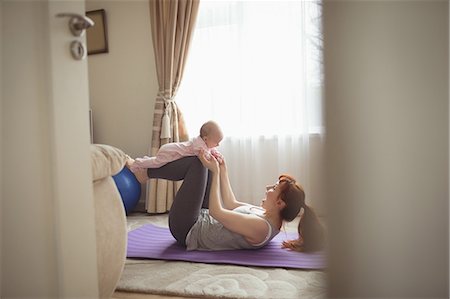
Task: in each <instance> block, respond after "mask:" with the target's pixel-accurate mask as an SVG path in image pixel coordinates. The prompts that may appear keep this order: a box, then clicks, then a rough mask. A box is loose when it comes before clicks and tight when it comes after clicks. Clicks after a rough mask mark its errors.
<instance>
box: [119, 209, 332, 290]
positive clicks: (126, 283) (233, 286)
mask: <svg viewBox="0 0 450 299" xmlns="http://www.w3.org/2000/svg"><path fill="white" fill-rule="evenodd" d="M158 217H159V218H154V217H153V216H152V217H148V216H147V217H144V218H141V217H139V218H136V217H135V218H133V217H129V219H128V228H129V230H131V229H134V228H136V227H139V226H140V225H142V224H144V223H154V224H157V225H164V224H165V223H167V222H165V221H166V220H165V218H164V217H162V218H161V217H160V216H158ZM116 290H117V291H125V292H136V293H148V294H160V295H175V296H185V297H195V298H263V299H264V298H267V299H269V298H274V299H275V298H280V299H288V298H325V297H326V277H325V273H324V272H322V271H302V270H286V269H281V268H263V267H243V266H233V265H212V264H202V263H189V262H175V261H159V260H134V259H133V260H132V259H127V261H126V264H125V269H124V272H123V274H122V277H121V279H120V281H119V285H118V287H117V289H116Z"/></svg>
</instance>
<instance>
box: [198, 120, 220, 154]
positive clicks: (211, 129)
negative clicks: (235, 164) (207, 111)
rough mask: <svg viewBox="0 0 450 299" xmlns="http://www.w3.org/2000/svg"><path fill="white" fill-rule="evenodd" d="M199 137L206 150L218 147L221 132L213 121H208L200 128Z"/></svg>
mask: <svg viewBox="0 0 450 299" xmlns="http://www.w3.org/2000/svg"><path fill="white" fill-rule="evenodd" d="M200 137H201V138H202V139H203V141H205V143H206V146H207V147H208V148H213V147H217V146H219V143H220V142H221V141H222V139H223V134H222V130H221V129H220V127H219V125H218V124H217V123H216V122H214V121H211V120H210V121H208V122H206V123H204V124H203V125H202V127H201V128H200Z"/></svg>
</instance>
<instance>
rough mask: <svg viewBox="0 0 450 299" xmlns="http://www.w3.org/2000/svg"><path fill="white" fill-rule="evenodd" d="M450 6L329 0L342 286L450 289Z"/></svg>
mask: <svg viewBox="0 0 450 299" xmlns="http://www.w3.org/2000/svg"><path fill="white" fill-rule="evenodd" d="M448 12H449V8H448V1H326V2H325V6H324V33H325V36H324V45H325V81H326V89H325V93H326V115H327V116H326V121H327V148H326V156H327V164H326V167H327V171H326V173H327V174H328V178H327V182H328V183H327V188H328V192H329V194H330V197H329V201H328V209H329V211H331V212H330V213H329V228H330V240H329V241H330V248H329V252H330V258H329V269H330V275H329V283H330V284H329V295H330V297H332V298H368V297H375V298H410V297H416V298H448V295H449V292H448V283H449V275H448V265H449V260H448V253H449V252H448V249H449V247H448V246H449V243H448V241H449V239H448V238H449V230H448V211H449V206H448V200H449V191H448V183H449V175H448V165H449V160H448V153H449V152H448V150H449V145H448V144H449V143H448V142H449V129H448V128H449V120H448V112H449V106H448V92H449V74H448V66H449V61H448V47H449V46H448V44H449V24H448ZM331 195H332V196H331Z"/></svg>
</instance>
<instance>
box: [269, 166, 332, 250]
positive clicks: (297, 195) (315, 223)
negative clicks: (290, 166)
mask: <svg viewBox="0 0 450 299" xmlns="http://www.w3.org/2000/svg"><path fill="white" fill-rule="evenodd" d="M278 182H279V184H280V187H279V188H280V198H281V199H282V200H283V201H284V202H285V203H286V206H285V207H284V209H283V210H281V217H282V218H283V220H286V221H292V220H294V219H295V217H297V215H298V213H299V212H300V210H301V209H303V212H302V213H301V215H300V221H299V223H298V235H299V237H298V239H296V240H289V241H284V242H283V247H284V248H289V249H292V250H295V251H302V252H308V251H316V250H320V249H322V248H323V245H324V241H325V235H324V228H323V226H322V224H321V223H320V221H319V218H318V217H317V215H316V213H315V212H314V210H313V209H312V208H311V207H309V206H308V205H307V204H306V203H305V191H304V190H303V188H302V187H301V186H300V185H299V184H298V183H297V182H296V181H295V179H294V178H292V177H291V176H289V175H285V174H283V175H281V176H280V177H279V178H278Z"/></svg>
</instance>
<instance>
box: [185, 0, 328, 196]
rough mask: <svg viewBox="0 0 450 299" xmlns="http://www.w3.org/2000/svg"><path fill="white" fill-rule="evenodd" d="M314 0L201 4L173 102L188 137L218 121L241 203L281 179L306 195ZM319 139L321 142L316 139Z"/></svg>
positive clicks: (313, 126)
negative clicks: (283, 175) (285, 177)
mask: <svg viewBox="0 0 450 299" xmlns="http://www.w3.org/2000/svg"><path fill="white" fill-rule="evenodd" d="M320 14H321V5H320V3H319V2H318V1H205V0H202V1H201V3H200V9H199V14H198V19H197V25H196V29H195V32H194V37H193V41H192V46H191V49H190V53H189V55H190V56H189V59H188V61H187V66H186V70H185V74H184V78H183V82H182V84H181V86H180V90H179V93H178V97H177V103H179V105H180V107H181V108H182V111H183V112H184V114H185V118H186V124H187V127H188V130H189V133H190V136H197V135H198V130H199V128H200V126H201V124H202V123H203V122H204V121H206V120H209V119H214V120H215V121H217V122H218V123H219V124H220V125H221V127H222V129H223V132H224V134H225V139H224V140H223V141H222V143H221V145H220V147H219V150H220V151H221V152H222V153H223V154H224V156H225V157H226V160H227V163H228V167H229V172H230V179H231V183H232V186H233V189H234V190H235V193H236V195H237V197H238V199H239V200H243V201H247V202H249V203H253V204H259V203H260V200H261V198H262V197H263V196H264V192H265V190H264V186H265V185H267V184H269V183H272V182H274V181H275V180H276V179H277V178H278V175H279V174H281V173H288V174H291V175H293V176H294V177H296V178H297V180H298V181H299V182H300V183H301V184H302V185H303V186H304V187H305V189H306V190H305V191H306V192H307V194H309V192H310V184H311V177H310V173H311V172H310V167H312V166H311V161H310V147H311V140H312V139H311V137H312V136H314V138H315V139H314V140H315V141H314V142H316V141H318V142H321V140H322V138H321V136H322V134H323V125H322V113H321V109H322V96H321V91H322V56H321V55H322V54H321V48H322V43H321V41H322V38H321V28H320V22H321V19H320ZM317 137H319V138H317Z"/></svg>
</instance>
